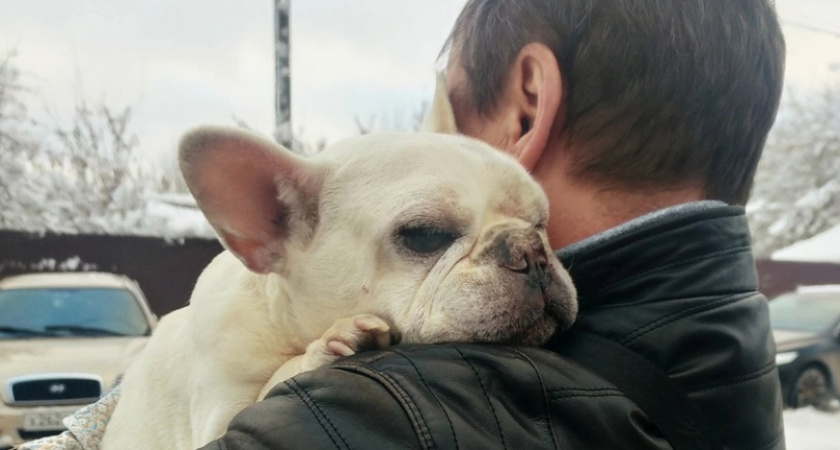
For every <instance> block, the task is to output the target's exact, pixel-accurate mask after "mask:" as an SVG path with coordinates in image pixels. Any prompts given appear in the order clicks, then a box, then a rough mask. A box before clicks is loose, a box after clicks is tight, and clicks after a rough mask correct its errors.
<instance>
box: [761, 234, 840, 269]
mask: <svg viewBox="0 0 840 450" xmlns="http://www.w3.org/2000/svg"><path fill="white" fill-rule="evenodd" d="M770 259H772V260H775V261H804V262H829V263H838V264H840V225H836V226H835V227H834V228H831V229H829V230H828V231H824V232H822V233H820V234H818V235H816V236H814V237H811V238H809V239H805V240H803V241H799V242H797V243H795V244H793V245H791V246H789V247H785V248H783V249H781V250H777V251H775V252H773V254H772V255H771V256H770Z"/></svg>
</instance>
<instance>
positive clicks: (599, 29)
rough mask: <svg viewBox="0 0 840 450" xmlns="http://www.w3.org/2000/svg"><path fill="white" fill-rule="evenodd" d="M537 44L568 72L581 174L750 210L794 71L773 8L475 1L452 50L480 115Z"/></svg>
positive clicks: (709, 1)
mask: <svg viewBox="0 0 840 450" xmlns="http://www.w3.org/2000/svg"><path fill="white" fill-rule="evenodd" d="M532 42H541V43H543V44H545V45H547V46H548V47H550V48H551V49H552V51H553V53H554V55H555V57H556V58H557V61H558V63H559V65H560V70H561V72H562V76H563V88H564V94H563V95H564V101H565V106H566V117H565V122H564V123H562V124H556V126H561V127H563V130H564V131H566V136H567V138H568V139H570V140H571V142H573V143H575V144H584V145H582V146H581V147H577V148H582V149H585V150H581V151H579V152H577V153H576V154H575V155H574V156H573V158H574V164H575V165H574V175H577V176H580V177H587V178H592V177H596V178H598V179H602V180H605V181H607V182H613V183H616V184H618V185H620V186H629V187H633V186H636V187H638V186H651V187H662V186H674V187H678V186H684V185H686V184H687V183H691V184H693V185H697V184H698V183H699V185H701V186H702V187H703V188H704V190H705V194H706V197H707V198H710V199H718V200H722V201H725V202H727V203H730V204H744V203H746V201H747V199H748V197H749V193H750V189H751V187H752V180H753V178H754V175H755V169H756V166H757V164H758V159H759V158H760V156H761V151H762V148H763V147H764V142H765V140H766V138H767V134H768V132H769V130H770V128H771V126H772V124H773V121H774V120H775V116H776V110H777V109H778V105H779V99H780V97H781V91H782V79H783V74H784V54H785V44H784V38H783V36H782V32H781V28H780V26H779V22H778V19H777V17H776V13H775V10H774V8H773V5H772V4H770V3H768V0H470V1H469V2H468V3H467V4H466V6H465V7H464V9H463V11H462V12H461V15H460V16H459V17H458V19H457V21H456V23H455V27H454V29H453V31H452V34H451V35H450V38H449V41H448V46H449V47H450V48H451V51H452V52H453V55H454V57H455V58H457V59H456V60H455V61H457V62H458V63H459V64H460V65H461V66H462V67H463V69H464V70H465V71H466V74H467V80H468V82H469V86H468V87H467V92H466V94H468V95H469V97H470V98H467V99H465V100H467V101H469V102H470V104H471V105H472V107H473V108H474V109H475V110H476V111H477V112H478V113H479V114H484V115H487V114H490V113H492V111H493V109H494V107H495V106H496V103H497V101H498V98H499V95H500V93H501V91H502V89H503V86H504V83H505V81H506V80H507V76H508V74H509V71H510V67H511V65H512V64H513V63H514V61H515V60H516V57H517V55H518V54H519V51H520V50H521V49H522V48H523V47H524V46H525V45H527V44H529V43H532Z"/></svg>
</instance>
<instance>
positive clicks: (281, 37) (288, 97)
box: [274, 0, 292, 149]
mask: <svg viewBox="0 0 840 450" xmlns="http://www.w3.org/2000/svg"><path fill="white" fill-rule="evenodd" d="M290 3H291V0H274V77H275V78H274V84H275V86H274V139H275V140H276V141H277V142H278V143H279V144H280V145H282V146H284V147H286V148H287V149H291V148H292V90H291V81H290V77H289V75H290V72H291V71H290V66H289V55H290V53H291V46H290V45H289V43H290V41H289V4H290Z"/></svg>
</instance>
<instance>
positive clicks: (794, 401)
mask: <svg viewBox="0 0 840 450" xmlns="http://www.w3.org/2000/svg"><path fill="white" fill-rule="evenodd" d="M791 391H792V392H791V405H792V406H793V407H794V408H801V407H803V406H814V407H815V408H817V409H827V408H828V407H829V405H830V404H831V400H832V397H833V395H832V392H831V388H830V387H829V384H828V376H827V375H826V374H825V371H823V370H822V369H821V368H819V367H816V366H809V367H806V368H804V369H803V370H802V371H801V372H799V375H798V376H797V377H796V380H795V381H794V382H793V389H792V390H791Z"/></svg>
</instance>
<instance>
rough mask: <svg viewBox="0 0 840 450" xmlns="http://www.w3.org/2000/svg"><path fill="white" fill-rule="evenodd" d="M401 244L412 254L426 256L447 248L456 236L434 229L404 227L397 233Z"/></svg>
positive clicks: (449, 232)
mask: <svg viewBox="0 0 840 450" xmlns="http://www.w3.org/2000/svg"><path fill="white" fill-rule="evenodd" d="M399 236H400V240H401V241H402V244H403V245H404V246H405V247H406V248H407V249H409V250H411V251H412V252H414V253H418V254H421V255H427V254H429V253H434V252H437V251H438V250H440V249H443V248H446V247H449V246H450V245H452V243H453V242H455V239H457V238H458V236H457V235H456V234H455V233H453V232H451V231H447V230H441V229H440V228H434V227H406V228H403V229H401V230H400V232H399Z"/></svg>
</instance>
